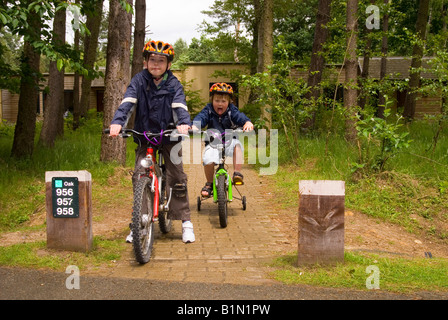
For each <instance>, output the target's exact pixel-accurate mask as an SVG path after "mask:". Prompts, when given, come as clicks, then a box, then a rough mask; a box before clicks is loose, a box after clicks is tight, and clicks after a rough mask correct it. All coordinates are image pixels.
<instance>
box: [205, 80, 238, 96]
mask: <svg viewBox="0 0 448 320" xmlns="http://www.w3.org/2000/svg"><path fill="white" fill-rule="evenodd" d="M214 93H224V94H228V95H230V96H232V95H233V88H232V86H230V85H228V84H227V83H225V82H221V83H219V82H218V83H215V84H214V85H212V86H211V87H210V95H213V94H214Z"/></svg>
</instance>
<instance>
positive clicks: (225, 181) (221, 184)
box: [197, 129, 247, 228]
mask: <svg viewBox="0 0 448 320" xmlns="http://www.w3.org/2000/svg"><path fill="white" fill-rule="evenodd" d="M241 132H243V131H242V130H241V129H235V130H229V129H227V130H226V132H225V133H224V134H222V135H221V136H218V135H216V134H213V133H212V132H210V131H204V133H206V134H208V135H209V136H211V137H213V138H214V140H218V143H215V141H214V143H211V146H212V147H213V148H216V149H217V150H218V152H219V154H220V155H221V157H220V160H219V164H218V167H217V169H216V172H215V174H214V177H213V202H214V203H217V204H218V213H219V224H220V226H221V227H222V228H225V227H227V204H228V203H229V202H232V201H233V200H234V199H237V200H239V201H241V202H242V206H243V210H246V205H247V202H246V197H245V196H242V195H241V192H240V191H239V190H238V188H237V186H238V185H239V184H238V183H234V182H233V181H232V179H231V177H230V174H229V172H228V171H227V169H226V166H225V161H226V154H225V147H226V145H227V144H230V143H231V141H232V136H233V134H234V133H241ZM226 137H227V139H226ZM229 137H230V138H229ZM219 140H221V141H219ZM233 187H235V190H236V191H237V192H238V194H239V197H237V196H235V195H234V194H233ZM207 199H209V198H208V197H203V196H202V195H201V196H200V197H198V198H197V209H198V211H201V204H202V202H203V201H206V200H207Z"/></svg>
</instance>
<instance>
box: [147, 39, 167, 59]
mask: <svg viewBox="0 0 448 320" xmlns="http://www.w3.org/2000/svg"><path fill="white" fill-rule="evenodd" d="M151 53H155V54H159V55H162V56H165V57H167V58H168V61H173V59H174V48H173V46H172V45H170V44H169V43H165V42H163V41H154V40H151V41H148V42H147V43H146V44H145V46H144V47H143V56H144V57H146V56H147V55H149V54H151Z"/></svg>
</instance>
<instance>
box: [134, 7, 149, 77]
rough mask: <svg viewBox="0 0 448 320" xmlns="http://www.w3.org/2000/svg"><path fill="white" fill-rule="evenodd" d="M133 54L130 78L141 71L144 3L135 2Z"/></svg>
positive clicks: (144, 23) (144, 27) (143, 42)
mask: <svg viewBox="0 0 448 320" xmlns="http://www.w3.org/2000/svg"><path fill="white" fill-rule="evenodd" d="M134 10H135V26H134V54H133V56H132V72H131V77H133V76H135V75H136V74H137V73H139V72H140V71H142V70H143V55H142V52H143V47H144V45H145V34H146V33H145V29H146V1H145V0H135V8H134Z"/></svg>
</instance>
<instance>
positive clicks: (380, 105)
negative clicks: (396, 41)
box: [378, 0, 389, 118]
mask: <svg viewBox="0 0 448 320" xmlns="http://www.w3.org/2000/svg"><path fill="white" fill-rule="evenodd" d="M384 4H385V5H386V6H387V5H389V0H384ZM388 31H389V10H388V11H386V13H385V14H384V18H383V41H382V43H381V69H380V82H381V83H383V81H384V78H385V77H386V72H387V54H388V43H387V40H388V36H387V32H388ZM385 94H387V92H380V96H379V99H378V117H379V118H384V109H385V108H386V98H385V97H384V95H385Z"/></svg>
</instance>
